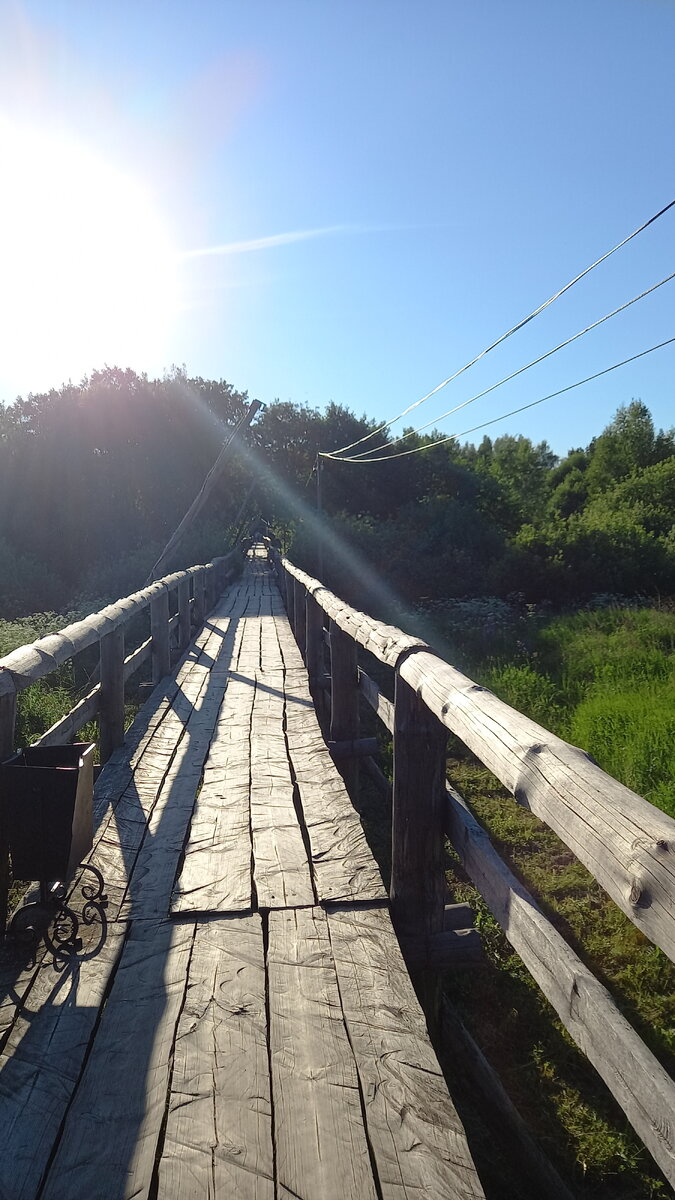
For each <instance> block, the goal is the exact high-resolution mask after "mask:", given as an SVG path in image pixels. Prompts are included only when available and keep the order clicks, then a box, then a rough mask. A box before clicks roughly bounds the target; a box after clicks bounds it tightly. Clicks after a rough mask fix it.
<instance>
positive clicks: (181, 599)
mask: <svg viewBox="0 0 675 1200" xmlns="http://www.w3.org/2000/svg"><path fill="white" fill-rule="evenodd" d="M189 645H190V576H189V575H188V576H186V578H185V579H181V581H180V583H179V584H178V646H179V648H180V650H181V652H182V651H183V650H185V649H186V648H187V647H188V646H189Z"/></svg>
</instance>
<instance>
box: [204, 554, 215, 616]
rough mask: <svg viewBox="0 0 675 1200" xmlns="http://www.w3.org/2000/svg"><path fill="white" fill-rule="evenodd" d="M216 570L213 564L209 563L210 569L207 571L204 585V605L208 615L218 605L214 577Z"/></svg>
mask: <svg viewBox="0 0 675 1200" xmlns="http://www.w3.org/2000/svg"><path fill="white" fill-rule="evenodd" d="M215 569H216V568H215V567H214V566H213V564H212V563H209V565H208V567H206V569H205V575H206V579H205V585H204V603H205V606H206V612H207V613H210V612H211V609H212V608H213V606H214V604H215V603H216V581H215V577H214V572H215Z"/></svg>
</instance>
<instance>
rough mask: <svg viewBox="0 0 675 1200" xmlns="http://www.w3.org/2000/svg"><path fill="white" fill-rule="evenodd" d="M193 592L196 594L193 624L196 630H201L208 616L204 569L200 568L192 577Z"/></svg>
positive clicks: (193, 607)
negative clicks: (205, 603) (205, 604)
mask: <svg viewBox="0 0 675 1200" xmlns="http://www.w3.org/2000/svg"><path fill="white" fill-rule="evenodd" d="M192 591H193V594H194V600H195V602H194V604H193V606H192V623H193V625H194V626H195V628H196V629H201V627H202V625H203V624H204V617H205V616H206V612H205V607H204V568H203V567H202V568H200V570H199V571H197V572H195V574H194V575H193V576H192Z"/></svg>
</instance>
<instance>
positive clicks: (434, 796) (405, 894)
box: [389, 671, 448, 1027]
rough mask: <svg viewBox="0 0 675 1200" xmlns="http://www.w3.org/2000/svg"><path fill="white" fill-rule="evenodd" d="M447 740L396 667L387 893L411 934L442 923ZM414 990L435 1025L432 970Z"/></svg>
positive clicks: (401, 928)
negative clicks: (389, 863)
mask: <svg viewBox="0 0 675 1200" xmlns="http://www.w3.org/2000/svg"><path fill="white" fill-rule="evenodd" d="M447 741H448V733H447V730H446V729H445V727H444V726H443V725H441V723H440V721H437V720H436V718H435V717H434V716H432V714H431V713H430V712H429V710H428V708H427V707H426V705H425V704H424V703H423V701H422V700H421V699H420V698H419V696H418V695H417V693H416V692H415V691H414V689H413V688H411V687H410V685H409V684H407V683H406V682H405V680H403V679H401V677H400V675H399V674H398V671H397V672H396V683H395V691H394V782H393V787H392V829H391V885H390V893H389V895H390V900H391V906H392V916H393V918H394V924H395V925H396V930H397V932H398V933H399V935H401V934H402V935H403V936H404V937H410V938H414V939H416V940H417V939H420V938H427V937H430V936H431V935H432V934H434V933H440V932H441V930H442V929H443V914H444V905H445V891H446V884H445V873H444V870H443V867H444V850H445V829H444V821H443V814H444V805H445V755H446V749H447ZM418 991H419V992H420V1000H421V1002H422V1005H423V1007H424V1008H425V1011H426V1013H427V1019H428V1020H429V1022H430V1024H431V1026H432V1027H433V1026H436V1025H437V1023H438V1020H439V1015H440V986H439V980H438V975H437V974H435V973H433V972H431V971H429V972H424V973H423V974H422V978H421V981H420V983H419V988H418Z"/></svg>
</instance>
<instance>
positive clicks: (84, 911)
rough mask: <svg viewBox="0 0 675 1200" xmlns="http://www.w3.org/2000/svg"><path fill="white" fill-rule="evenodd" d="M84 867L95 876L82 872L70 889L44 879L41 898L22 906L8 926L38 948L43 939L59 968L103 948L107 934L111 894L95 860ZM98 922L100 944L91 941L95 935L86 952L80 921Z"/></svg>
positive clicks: (17, 938) (18, 937)
mask: <svg viewBox="0 0 675 1200" xmlns="http://www.w3.org/2000/svg"><path fill="white" fill-rule="evenodd" d="M80 870H81V871H82V872H84V871H88V872H89V873H90V875H92V876H93V880H90V879H89V878H88V877H84V878H83V877H82V875H80V876H79V877H78V880H77V883H76V884H75V885H74V886H73V887H72V889H71V890H70V892H68V891H67V889H66V886H65V885H64V884H62V883H44V882H43V883H41V884H40V898H39V900H35V901H33V902H32V903H30V904H24V905H22V906H21V907H20V908H18V909H17V910H16V912H15V913H14V916H13V918H12V921H11V924H10V926H9V929H8V934H9V936H10V937H12V938H14V940H15V941H17V942H20V943H22V944H24V945H26V944H28V945H30V946H32V948H33V949H34V950H36V949H37V946H38V944H39V942H40V941H42V942H44V944H45V946H46V947H47V950H48V951H49V953H50V954H51V955H52V958H53V965H54V969H55V970H57V971H62V970H65V968H66V967H67V966H68V965H69V963H71V962H72V961H73V960H74V959H77V958H78V957H84V958H92V957H93V956H94V955H95V954H97V953H98V952H99V950H100V948H101V946H102V945H103V943H104V941H105V938H106V935H107V928H108V923H107V918H106V909H107V907H108V897H107V896H106V893H105V883H104V880H103V876H102V874H101V872H100V871H99V870H98V868H97V867H93V866H92V865H91V863H81V864H80ZM78 893H79V895H80V896H81V898H82V901H83V903H82V904H81V905H79V904H78V903H77V894H78ZM66 901H67V902H66ZM78 908H79V911H78ZM97 922H98V923H99V924H100V926H101V931H100V935H99V937H98V938H97V939H96V944H95V945H92V944H90V943H91V939H90V938H88V939H87V942H88V945H87V950H86V952H85V953H84V955H82V950H83V940H82V937H81V936H80V924H81V923H82V924H83V925H86V926H92V925H94V924H96V923H97Z"/></svg>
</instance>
